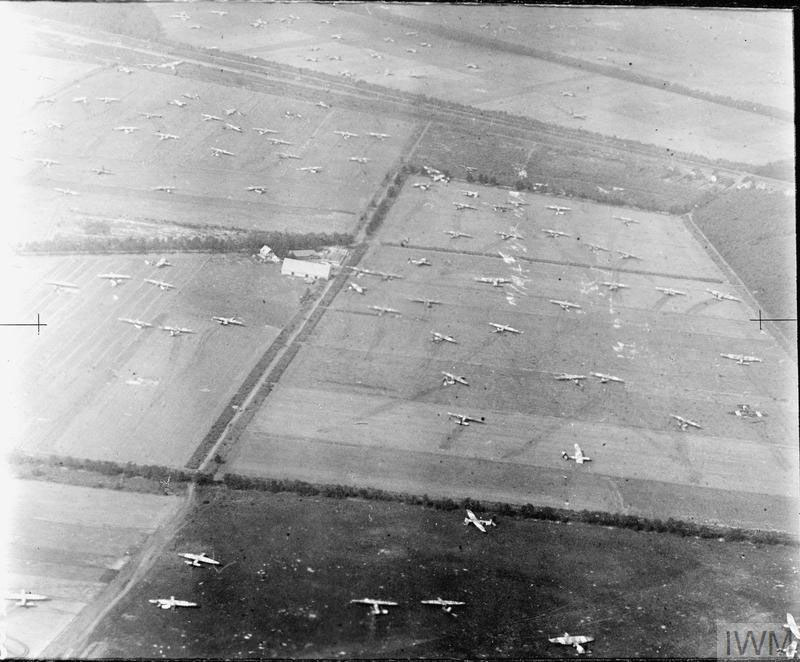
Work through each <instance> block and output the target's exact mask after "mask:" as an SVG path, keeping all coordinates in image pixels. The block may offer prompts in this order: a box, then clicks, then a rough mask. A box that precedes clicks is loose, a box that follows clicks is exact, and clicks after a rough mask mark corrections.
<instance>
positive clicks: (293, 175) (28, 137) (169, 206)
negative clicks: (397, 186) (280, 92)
mask: <svg viewBox="0 0 800 662" xmlns="http://www.w3.org/2000/svg"><path fill="white" fill-rule="evenodd" d="M39 59H41V58H39ZM31 61H32V62H36V61H37V60H36V58H32V60H31ZM157 63H158V62H157V61H156V64H157ZM140 64H141V63H140ZM144 64H148V63H147V62H144ZM151 64H152V63H151ZM129 71H131V73H129V74H126V73H123V72H121V71H119V70H117V69H116V68H108V67H96V68H94V69H92V70H90V71H88V72H85V73H84V75H83V76H82V77H77V76H75V77H71V76H70V74H71V70H67V71H64V72H59V71H54V72H50V73H52V74H54V75H51V76H50V74H48V75H49V76H50V77H51V78H55V77H56V76H57V75H63V78H62V79H61V80H60V82H61V83H62V85H61V87H60V89H59V90H58V91H57V92H55V93H54V94H53V95H52V96H51V97H48V99H49V100H50V102H49V103H43V102H40V103H38V104H36V105H34V106H33V108H32V110H31V109H28V110H26V111H25V116H24V120H23V119H20V121H19V127H18V128H19V131H20V134H19V135H18V136H17V138H16V142H17V145H16V148H15V150H14V155H15V159H14V160H10V161H9V164H10V168H9V175H10V176H11V177H12V178H13V180H14V187H13V188H14V196H15V198H16V200H17V207H18V213H21V214H24V215H25V217H26V218H29V219H31V222H30V223H25V224H21V227H20V228H19V229H16V230H15V233H16V237H15V238H17V239H19V240H24V239H26V238H39V237H41V236H42V235H44V236H49V235H51V234H52V233H53V232H54V231H57V230H58V229H59V228H64V227H66V226H69V225H70V224H78V225H79V224H80V223H82V222H85V221H86V220H101V221H103V222H111V221H115V220H124V221H129V222H135V221H137V220H139V221H142V222H152V221H156V222H160V223H165V224H166V223H178V224H191V225H193V226H195V227H197V226H203V225H212V226H216V227H222V228H225V227H227V228H241V229H257V230H286V231H291V232H328V233H333V232H348V231H353V230H354V228H355V226H356V224H357V218H358V215H359V214H360V213H361V212H362V211H363V209H364V208H365V207H366V205H367V202H368V201H369V199H370V198H371V197H372V195H373V194H374V191H375V189H376V188H377V186H378V184H379V183H380V181H381V180H382V178H383V176H384V175H385V173H386V171H387V170H388V169H389V168H390V167H391V166H392V164H393V163H394V162H395V160H396V159H397V157H398V156H399V154H400V152H401V151H402V149H403V148H404V145H405V143H406V141H407V140H408V138H409V136H410V134H411V131H412V128H413V125H412V124H411V123H409V122H404V121H402V120H397V119H392V118H382V117H374V116H372V115H370V114H365V113H360V112H357V111H351V110H345V109H342V108H335V107H331V105H330V104H327V107H323V106H320V105H317V102H310V101H301V100H293V99H286V98H285V97H282V96H276V95H270V94H265V93H261V92H254V91H251V90H248V89H247V88H245V87H238V86H234V85H233V84H231V85H224V84H217V83H210V82H203V81H198V80H193V79H191V77H184V76H183V75H181V76H177V75H175V74H173V73H171V72H170V70H169V69H165V70H164V71H163V72H162V71H160V70H158V69H153V70H152V71H148V70H146V69H145V68H142V67H134V66H132V67H131V68H130V69H129ZM104 98H105V99H106V101H103V99H104ZM29 101H30V103H31V104H33V103H34V98H31V99H30V100H29ZM320 101H322V99H320ZM176 102H177V103H180V104H182V105H175V103H176ZM287 112H291V113H295V114H296V115H298V116H294V117H289V116H287V115H286V113H287ZM228 113H230V114H228ZM204 114H205V115H207V116H213V117H216V118H217V119H211V120H206V121H204V119H203V116H204ZM257 128H261V129H269V130H271V131H274V132H275V133H264V135H259V132H258V131H257V130H256V129H257ZM236 129H240V130H241V131H237V130H236ZM337 130H339V131H349V132H352V133H356V134H358V137H355V138H352V139H351V140H349V141H345V140H344V139H343V138H342V137H341V136H340V135H337V134H336V133H334V132H335V131H337ZM126 131H127V133H126ZM369 131H372V132H375V133H385V134H389V137H388V138H386V139H384V140H377V139H375V138H370V137H368V136H366V135H364V134H365V133H366V132H369ZM283 143H286V144H285V145H284V144H283ZM214 149H219V150H224V152H217V155H215V153H214ZM226 152H227V153H226ZM280 154H288V155H291V156H292V157H297V158H288V157H287V158H281V157H280ZM351 158H352V159H355V158H363V159H365V162H364V163H360V162H356V161H354V160H351ZM44 160H51V161H55V163H46V162H45V161H44ZM309 166H319V167H321V171H320V172H318V173H316V174H315V173H311V172H306V171H303V170H301V168H306V167H309ZM95 169H98V170H102V171H103V172H102V173H101V174H97V173H96V171H95ZM159 187H161V188H162V190H158V189H159ZM248 187H263V193H261V192H259V191H252V190H248ZM62 231H63V229H62Z"/></svg>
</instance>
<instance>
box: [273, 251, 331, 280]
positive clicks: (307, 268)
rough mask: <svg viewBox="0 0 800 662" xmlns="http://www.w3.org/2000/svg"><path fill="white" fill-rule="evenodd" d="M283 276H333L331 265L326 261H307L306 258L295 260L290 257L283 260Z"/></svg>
mask: <svg viewBox="0 0 800 662" xmlns="http://www.w3.org/2000/svg"><path fill="white" fill-rule="evenodd" d="M281 274H282V275H283V276H302V277H303V278H313V279H317V278H324V279H325V280H328V279H329V278H330V277H331V265H330V264H328V263H326V262H306V261H305V260H293V259H291V258H289V257H287V258H285V259H284V260H283V266H282V267H281Z"/></svg>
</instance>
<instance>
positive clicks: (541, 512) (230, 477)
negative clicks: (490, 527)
mask: <svg viewBox="0 0 800 662" xmlns="http://www.w3.org/2000/svg"><path fill="white" fill-rule="evenodd" d="M224 483H225V485H227V486H228V487H229V488H231V489H235V490H258V491H263V492H272V493H278V492H291V493H294V494H300V495H302V496H323V497H329V498H333V499H351V498H360V499H366V500H371V501H394V502H401V503H406V504H409V505H416V506H425V507H427V508H435V509H436V510H444V511H454V510H463V509H465V508H469V509H471V510H479V511H482V512H492V513H493V514H496V515H500V516H505V517H513V518H520V519H537V520H546V521H552V522H580V523H585V524H596V525H601V526H613V527H617V528H624V529H633V530H636V531H657V532H663V533H674V534H677V535H680V536H687V537H688V536H695V537H699V538H723V539H725V540H731V541H741V540H748V541H750V542H753V543H760V544H772V545H775V544H784V545H793V546H797V545H798V540H797V539H796V538H794V537H793V536H791V535H789V534H786V533H781V532H776V531H758V530H751V529H741V528H735V527H723V526H710V525H705V524H695V523H694V522H687V521H684V520H679V519H672V518H670V519H667V520H660V519H653V518H647V517H639V516H636V515H623V514H615V513H606V512H603V511H590V510H582V511H577V512H576V511H570V510H564V509H561V508H551V507H549V506H534V505H532V504H525V505H516V504H509V503H482V502H480V501H476V500H475V499H462V500H460V501H456V500H454V499H447V498H439V497H429V496H428V495H427V494H423V495H413V494H397V493H393V492H387V491H385V490H379V489H376V488H371V487H353V486H349V485H315V484H312V483H307V482H304V481H298V480H280V479H271V478H260V477H253V476H243V475H239V474H232V473H229V474H226V475H225V478H224Z"/></svg>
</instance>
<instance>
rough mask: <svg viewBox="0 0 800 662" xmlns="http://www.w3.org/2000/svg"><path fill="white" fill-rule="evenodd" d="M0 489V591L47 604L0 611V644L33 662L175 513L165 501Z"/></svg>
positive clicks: (45, 488)
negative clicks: (0, 518)
mask: <svg viewBox="0 0 800 662" xmlns="http://www.w3.org/2000/svg"><path fill="white" fill-rule="evenodd" d="M4 488H5V489H6V490H7V491H5V492H4V495H7V496H9V497H12V498H11V500H10V501H9V503H4V506H9V508H8V512H9V517H10V521H9V522H8V524H9V525H10V526H9V529H8V533H9V535H8V536H7V537H6V542H5V543H4V545H3V547H4V549H3V567H2V571H3V573H4V576H3V580H4V581H3V586H2V588H3V589H4V590H6V589H7V590H8V591H9V592H11V591H14V592H15V591H17V590H22V589H26V590H29V591H32V592H34V593H41V594H44V595H46V596H48V598H49V600H48V601H46V602H41V603H38V604H37V606H36V607H34V608H30V609H27V608H26V609H23V608H21V607H18V606H15V605H14V604H13V603H11V602H8V601H4V603H3V635H4V643H5V644H6V645H7V646H8V651H9V654H10V655H11V656H13V657H17V656H19V657H21V658H22V657H28V656H30V657H32V658H36V657H41V656H42V655H43V651H44V650H45V648H46V647H47V645H48V644H49V643H50V641H52V640H53V639H54V638H55V637H57V636H58V635H59V633H60V632H62V631H63V630H64V629H65V628H66V627H67V626H68V625H69V624H70V622H72V620H73V619H74V618H75V617H76V616H77V615H78V614H80V613H81V612H82V611H83V610H84V608H86V607H87V605H90V604H91V603H92V602H94V601H95V600H96V599H97V598H98V596H99V595H100V594H101V593H102V592H103V591H104V590H105V589H106V587H107V586H108V584H109V582H111V581H112V580H113V579H114V578H115V577H116V576H117V575H118V574H119V573H120V571H122V570H123V569H124V568H126V567H127V565H128V563H129V562H130V560H131V559H132V558H133V557H134V556H135V555H136V553H137V552H138V550H139V548H140V547H141V546H142V545H143V544H144V543H145V541H146V540H147V538H148V536H149V535H150V534H151V533H153V531H154V530H155V529H156V528H157V527H158V526H159V525H160V524H161V523H162V522H163V521H164V520H165V519H166V518H167V517H169V516H170V515H171V514H172V513H173V512H174V509H175V507H177V505H178V500H177V499H174V498H170V497H165V496H156V495H152V494H133V493H127V492H118V491H114V490H98V489H92V488H86V487H76V486H71V485H56V484H52V483H44V482H39V481H23V480H15V481H12V483H11V485H10V486H9V485H4ZM6 636H7V637H8V639H5V637H6ZM25 649H27V652H25Z"/></svg>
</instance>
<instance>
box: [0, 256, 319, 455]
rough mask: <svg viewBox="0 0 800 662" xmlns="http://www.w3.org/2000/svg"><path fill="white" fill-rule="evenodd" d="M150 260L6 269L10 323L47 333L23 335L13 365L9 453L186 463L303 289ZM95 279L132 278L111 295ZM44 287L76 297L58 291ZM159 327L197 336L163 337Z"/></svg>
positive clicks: (215, 264) (270, 272)
mask: <svg viewBox="0 0 800 662" xmlns="http://www.w3.org/2000/svg"><path fill="white" fill-rule="evenodd" d="M158 257H159V256H145V255H139V256H133V255H126V256H103V257H89V256H70V257H46V258H45V257H34V258H17V259H16V260H15V262H14V263H13V264H12V266H11V268H9V270H8V272H9V273H12V274H15V273H16V274H24V283H23V285H22V286H21V288H20V291H19V292H18V293H17V295H18V311H19V312H18V314H17V315H16V316H15V317H16V318H17V319H24V320H29V319H35V317H36V314H37V313H38V314H39V315H40V316H41V320H42V321H43V322H46V323H47V325H48V326H47V328H46V329H45V330H44V331H43V332H42V333H41V335H39V336H37V335H36V334H35V333H32V332H29V336H28V337H27V338H24V339H22V340H21V341H20V343H19V345H20V351H19V352H18V354H17V355H16V356H13V357H10V363H11V365H10V368H11V374H15V375H17V383H18V388H17V390H16V392H15V394H14V397H15V400H16V401H15V407H14V408H12V409H11V412H12V414H13V415H14V416H15V419H14V420H12V422H10V423H9V426H8V427H9V434H8V439H7V441H8V443H9V447H10V448H18V449H19V450H21V451H23V452H25V453H29V454H32V455H49V454H56V455H67V456H73V457H79V458H91V459H101V460H112V461H117V462H122V463H124V462H134V463H138V464H160V465H166V466H174V467H181V466H183V465H184V463H185V462H186V461H187V460H188V459H189V457H190V456H191V454H192V452H193V451H194V449H195V447H196V446H197V445H198V444H199V443H200V441H201V440H202V439H203V437H204V435H205V434H206V433H207V432H208V430H209V428H210V427H211V424H212V423H213V422H214V420H215V419H216V418H217V417H218V416H219V415H220V413H221V412H222V411H223V410H224V408H225V407H227V406H228V405H229V401H230V399H231V397H232V396H233V394H234V393H235V392H236V391H237V389H238V388H239V386H240V385H241V383H242V382H243V380H244V378H245V376H246V375H247V374H248V373H249V372H250V370H251V369H252V367H253V366H254V365H255V363H256V362H257V360H258V359H259V358H260V356H261V355H262V354H263V353H264V352H265V351H266V349H267V348H268V347H269V346H270V344H271V343H272V341H273V340H274V338H275V337H276V336H277V335H278V333H279V332H280V330H281V329H282V328H283V326H284V325H285V324H286V323H287V322H288V321H289V320H290V319H291V318H292V316H293V315H294V314H295V313H296V312H297V311H298V309H299V303H300V298H301V296H302V295H303V294H304V292H306V290H307V287H308V286H307V285H305V284H304V283H302V281H299V280H294V279H290V278H285V277H281V276H280V275H279V274H280V271H279V267H278V265H273V264H270V265H260V264H256V263H254V262H253V261H251V260H250V259H249V258H245V257H242V256H218V255H217V256H214V255H197V254H195V255H167V256H166V257H167V258H168V259H169V261H170V262H171V263H172V264H173V265H174V266H171V267H168V268H162V269H158V268H156V267H155V266H154V262H155V261H156V260H157V259H158ZM146 260H147V261H149V262H150V264H147V262H146ZM17 269H18V270H20V271H16V270H17ZM104 273H117V274H119V273H121V274H123V275H129V276H131V278H130V280H128V281H125V282H122V283H120V284H119V285H118V286H117V287H111V286H110V284H109V282H108V281H107V280H104V279H101V278H98V277H97V276H98V274H104ZM19 277H20V278H22V276H19ZM145 278H149V279H153V280H159V281H165V282H167V283H169V284H172V285H174V286H175V289H172V290H166V291H162V290H161V289H159V288H158V287H156V286H154V285H152V284H150V283H147V282H144V279H145ZM47 281H55V282H65V283H73V284H75V285H77V286H79V288H80V289H79V290H77V291H70V290H67V289H64V290H62V291H56V288H55V287H54V286H52V285H48V284H47ZM9 314H10V313H9ZM215 315H216V316H223V317H231V316H239V317H240V319H242V320H243V321H244V323H245V324H246V326H243V327H239V326H228V327H223V326H221V325H219V324H217V323H215V322H214V321H213V320H212V319H211V318H212V316H215ZM119 318H129V319H135V320H142V321H144V322H147V323H149V324H152V325H153V328H144V329H138V328H135V327H134V326H133V325H131V324H125V323H123V322H121V321H119ZM159 326H173V327H183V328H188V329H190V330H193V331H194V333H193V334H181V335H178V336H175V337H171V336H170V334H169V333H167V332H166V331H162V330H160V329H159V328H158V327H159ZM12 423H13V424H12Z"/></svg>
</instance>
